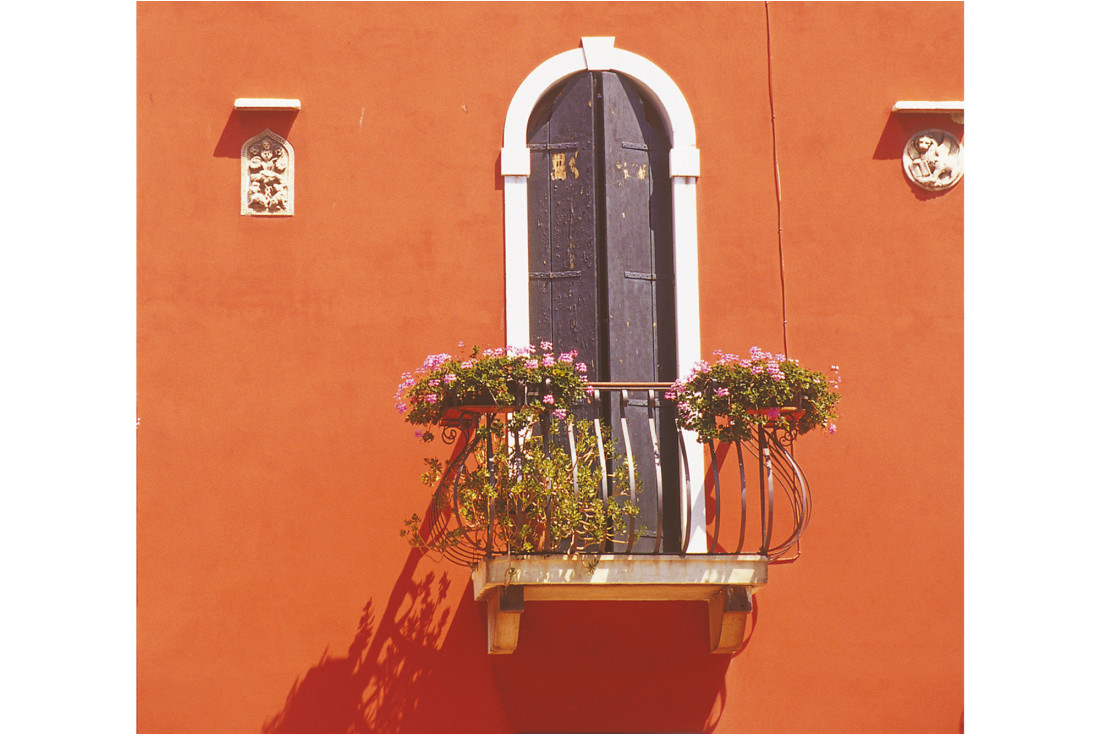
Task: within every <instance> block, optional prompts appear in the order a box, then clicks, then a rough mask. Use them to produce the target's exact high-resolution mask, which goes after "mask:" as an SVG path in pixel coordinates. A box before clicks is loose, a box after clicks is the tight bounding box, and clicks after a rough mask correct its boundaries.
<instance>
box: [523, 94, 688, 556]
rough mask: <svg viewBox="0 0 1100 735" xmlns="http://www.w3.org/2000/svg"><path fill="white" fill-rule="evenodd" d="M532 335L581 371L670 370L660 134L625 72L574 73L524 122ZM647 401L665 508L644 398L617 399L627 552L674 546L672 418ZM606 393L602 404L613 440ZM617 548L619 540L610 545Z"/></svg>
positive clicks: (643, 374)
mask: <svg viewBox="0 0 1100 735" xmlns="http://www.w3.org/2000/svg"><path fill="white" fill-rule="evenodd" d="M528 144H529V147H530V148H531V178H530V180H529V183H528V208H529V211H528V222H529V225H528V226H529V233H528V242H529V247H530V253H529V265H530V314H531V316H530V320H531V340H532V342H536V343H537V342H538V341H540V340H542V339H550V340H552V341H553V342H554V346H555V348H556V349H557V350H559V351H564V350H569V349H576V350H577V351H578V359H580V360H583V361H584V362H586V363H587V364H588V365H589V378H590V379H591V380H596V381H599V380H605V381H606V380H610V381H616V382H619V381H644V382H650V381H671V380H674V379H675V377H676V332H675V320H676V313H675V284H674V280H673V253H672V216H671V203H672V202H671V187H670V182H669V176H668V152H669V141H668V136H667V135H666V134H665V132H664V130H663V128H662V126H661V123H660V121H659V118H658V117H657V115H656V111H655V110H653V108H652V106H651V105H649V103H648V102H647V101H646V100H645V98H644V96H643V94H642V93H641V91H640V90H639V89H638V88H637V86H636V85H635V84H634V83H633V82H631V81H630V80H629V79H627V78H625V77H622V76H620V75H618V74H615V73H613V72H601V73H587V72H586V73H581V74H577V75H575V76H573V77H570V78H569V79H568V80H566V82H565V83H564V84H563V85H562V86H561V88H560V89H559V90H555V91H552V92H551V93H550V94H548V95H547V97H546V98H544V101H543V105H541V106H540V109H538V110H536V112H535V114H533V115H532V118H531V125H530V126H529V129H528ZM667 413H669V412H662V411H661V410H660V409H658V416H657V419H658V423H657V425H658V427H659V428H658V432H659V440H660V447H661V450H660V456H661V460H662V468H661V480H662V484H663V496H664V497H663V505H664V509H665V512H664V514H663V517H661V518H658V504H657V474H656V471H655V467H654V464H653V461H652V459H651V454H652V446H653V444H652V439H651V437H650V433H649V424H648V408H647V406H646V402H645V401H644V400H640V394H635V397H634V398H632V399H631V401H630V402H629V404H628V406H627V408H626V415H627V421H628V425H629V426H630V427H631V428H630V446H631V449H632V451H633V452H634V454H635V455H636V456H637V457H638V458H639V460H638V462H637V467H638V470H639V474H640V480H641V483H642V487H643V492H642V493H641V495H640V496H639V497H638V504H639V507H640V513H639V517H638V521H637V522H638V524H639V525H644V526H645V527H646V528H647V531H646V533H645V536H644V537H643V538H642V539H641V540H640V541H639V542H638V543H637V544H636V546H635V550H636V551H653V550H655V549H654V541H653V540H652V539H653V538H654V537H655V536H656V532H657V529H658V528H660V529H661V535H662V542H661V544H660V546H661V548H662V549H663V550H666V551H675V550H678V549H679V543H680V534H679V504H678V497H679V491H678V488H679V485H678V483H679V474H678V473H679V469H678V467H679V465H678V456H677V451H676V433H675V426H674V425H673V419H674V417H673V416H671V415H663V414H667ZM621 415H622V413H621V408H620V406H619V405H618V404H617V403H615V404H614V405H611V406H605V407H604V412H603V418H604V419H605V420H607V421H609V422H610V424H611V428H612V432H613V436H614V439H615V442H616V444H617V446H618V448H619V450H620V451H623V449H624V448H625V445H626V442H625V437H624V436H622V431H621V428H620V426H621V424H620V417H621ZM617 548H618V549H619V550H622V546H621V545H618V547H617Z"/></svg>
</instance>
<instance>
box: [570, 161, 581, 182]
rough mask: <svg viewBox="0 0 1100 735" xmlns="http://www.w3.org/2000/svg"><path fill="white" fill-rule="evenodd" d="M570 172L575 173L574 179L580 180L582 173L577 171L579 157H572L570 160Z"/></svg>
mask: <svg viewBox="0 0 1100 735" xmlns="http://www.w3.org/2000/svg"><path fill="white" fill-rule="evenodd" d="M569 170H570V171H572V172H573V178H574V179H577V178H580V175H581V172H580V171H578V170H577V157H576V156H570V158H569Z"/></svg>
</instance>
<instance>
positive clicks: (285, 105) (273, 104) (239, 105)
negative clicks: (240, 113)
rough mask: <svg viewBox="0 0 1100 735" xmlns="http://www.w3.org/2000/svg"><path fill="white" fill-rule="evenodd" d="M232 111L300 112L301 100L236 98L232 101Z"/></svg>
mask: <svg viewBox="0 0 1100 735" xmlns="http://www.w3.org/2000/svg"><path fill="white" fill-rule="evenodd" d="M233 109H234V110H300V109H302V101H301V100H292V99H282V98H277V97H238V98H237V99H236V100H234V101H233Z"/></svg>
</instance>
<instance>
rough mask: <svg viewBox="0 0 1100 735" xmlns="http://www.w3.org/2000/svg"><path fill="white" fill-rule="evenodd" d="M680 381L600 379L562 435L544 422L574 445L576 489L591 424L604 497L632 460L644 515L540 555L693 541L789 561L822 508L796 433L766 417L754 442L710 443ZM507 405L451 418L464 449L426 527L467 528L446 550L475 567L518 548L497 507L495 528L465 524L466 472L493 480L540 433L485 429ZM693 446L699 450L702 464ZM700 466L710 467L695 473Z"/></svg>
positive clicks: (450, 465) (447, 428)
mask: <svg viewBox="0 0 1100 735" xmlns="http://www.w3.org/2000/svg"><path fill="white" fill-rule="evenodd" d="M670 385H671V384H670V383H626V382H618V383H610V382H602V383H591V384H590V386H591V388H592V390H591V391H590V395H589V398H588V401H587V402H586V403H585V404H583V405H580V406H576V407H574V411H573V415H572V416H571V418H570V420H569V422H568V423H566V424H565V426H564V427H563V428H559V430H558V431H557V432H556V433H554V434H552V435H551V433H550V430H549V421H548V420H547V421H544V422H543V424H542V426H541V428H536V429H535V432H536V433H543V434H544V435H548V436H552V441H556V442H560V443H562V444H563V445H567V446H568V448H569V451H570V456H571V457H572V459H573V461H574V470H573V473H574V475H573V477H574V491H576V482H577V475H576V472H577V470H576V458H577V453H576V436H577V433H578V431H579V430H581V428H582V426H581V425H584V427H585V429H586V430H590V431H591V433H592V435H593V436H594V437H595V439H596V442H597V444H598V446H599V448H600V451H599V453H598V456H599V462H600V470H599V475H600V476H601V477H602V484H601V499H602V501H603V502H604V503H610V502H615V500H614V498H613V497H612V496H613V494H614V493H613V489H612V487H611V477H612V475H613V473H614V472H615V470H616V468H617V467H618V466H619V465H624V466H625V468H626V472H625V474H626V476H627V478H628V483H627V485H628V488H629V489H628V495H629V498H628V499H629V501H630V502H631V503H634V504H636V505H637V506H638V507H639V513H638V516H637V518H636V519H632V520H631V523H630V527H629V528H628V529H627V533H625V534H622V535H621V537H615V538H611V539H607V540H606V541H604V542H603V543H602V544H600V545H599V547H598V548H594V547H592V546H591V545H588V546H583V545H578V544H577V543H576V540H575V539H574V540H573V541H571V542H563V543H562V544H561V545H559V546H556V547H554V548H549V549H539V550H536V551H534V552H533V553H534V554H548V555H560V554H562V553H576V552H591V553H598V554H687V553H689V549H691V550H692V552H691V553H706V554H726V555H730V554H733V555H746V556H757V557H763V558H766V559H767V560H768V561H769V562H775V561H786V559H784V558H783V557H784V555H785V554H786V553H787V552H789V551H790V550H791V549H792V548H795V547H796V545H797V544H798V542H799V538H800V537H801V536H802V534H803V532H804V531H805V529H806V526H807V524H808V523H809V519H810V510H811V498H810V490H809V485H808V483H807V481H806V477H805V475H804V474H803V472H802V470H801V469H800V468H799V466H798V463H797V462H796V461H795V459H794V456H793V447H792V438H791V437H790V436H789V434H787V433H786V432H785V431H783V430H782V429H778V428H776V427H774V426H770V425H764V426H760V427H757V430H756V435H755V437H754V438H753V439H752V440H751V441H742V442H735V443H732V444H725V443H721V444H719V443H715V442H709V443H703V444H700V443H699V442H698V441H696V439H695V435H694V434H689V433H687V432H684V431H681V430H679V429H677V428H676V426H675V417H676V404H675V402H673V401H671V400H669V399H668V398H666V397H665V391H666V390H667V389H668V388H669V386H670ZM505 413H506V410H505V409H501V410H500V411H494V410H489V409H485V408H480V409H476V410H466V409H461V408H459V409H454V410H453V411H451V412H450V413H449V414H448V416H447V417H445V419H444V421H443V422H442V432H441V434H442V438H443V440H444V442H446V443H447V444H449V445H452V446H453V448H454V449H453V452H452V454H451V458H450V460H449V461H448V462H447V463H446V466H445V470H444V472H443V474H442V478H441V480H440V481H439V484H438V485H437V486H436V489H435V494H434V497H433V502H432V503H430V506H429V511H428V515H427V517H426V518H425V521H426V523H425V526H424V531H425V532H426V534H425V535H426V537H428V538H439V537H442V536H443V535H444V534H451V535H452V536H457V538H458V543H457V544H454V545H452V546H451V547H450V548H448V549H447V550H446V551H445V552H444V557H445V558H448V559H449V560H450V561H454V562H456V563H460V564H466V565H471V566H472V565H475V564H477V563H478V562H479V561H480V560H481V559H483V558H485V557H486V556H495V555H500V554H504V553H507V549H506V548H504V546H503V545H502V544H501V543H500V540H499V539H494V537H493V534H492V533H491V527H492V524H491V514H492V512H493V510H492V508H489V509H487V513H488V514H489V516H490V524H489V526H490V531H489V532H486V531H485V530H482V529H474V528H470V527H467V526H465V525H464V524H463V522H462V515H463V514H462V513H459V512H456V509H457V508H458V507H459V504H460V502H461V499H460V495H459V493H458V492H457V485H458V480H459V479H460V478H461V476H462V474H463V473H469V472H474V471H477V470H478V469H480V468H486V469H488V472H489V476H490V478H491V477H493V475H494V473H495V472H496V471H497V470H498V464H499V462H502V461H506V459H505V458H506V457H507V456H508V449H509V447H510V446H514V443H515V442H523V441H529V440H530V435H527V436H524V435H523V434H520V433H518V432H517V433H513V434H510V435H504V436H503V439H501V438H500V437H501V435H500V434H499V433H497V432H492V431H478V429H479V427H489V426H490V425H491V424H493V422H497V424H496V425H497V426H499V425H500V422H501V421H502V418H503V414H505ZM494 436H496V437H497V439H496V440H495V441H494ZM502 444H503V446H501V445H502ZM611 447H615V450H616V451H615V452H614V453H612V452H611V451H610V448H611ZM693 452H695V453H698V454H697V456H696V459H695V461H693V459H692V456H691V455H692V453H693ZM609 458H610V459H609ZM692 467H695V468H698V469H696V470H695V472H693V471H692V469H691V468H692ZM694 475H698V476H694ZM699 493H703V494H704V497H705V503H700V502H697V496H698V494H699ZM704 507H705V512H704V511H703V510H702V509H703V508H704ZM693 509H694V510H693ZM693 513H694V515H695V517H693ZM699 515H705V517H704V518H699V517H698V516H699ZM700 534H702V540H703V543H700V542H699V541H700V538H699V535H700ZM693 541H694V542H695V543H694V544H693V543H692V542H693ZM700 549H705V551H703V552H700V551H699V550H700ZM525 553H526V552H525Z"/></svg>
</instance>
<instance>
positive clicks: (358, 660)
mask: <svg viewBox="0 0 1100 735" xmlns="http://www.w3.org/2000/svg"><path fill="white" fill-rule="evenodd" d="M423 559H426V557H425V556H424V555H423V554H422V553H421V552H419V551H416V550H413V551H411V552H410V554H409V556H408V558H407V559H406V562H405V565H404V567H403V569H402V571H401V574H400V577H399V579H398V581H397V583H396V584H395V585H394V588H393V592H392V593H391V595H390V598H389V600H388V602H387V604H386V608H385V609H384V610H383V611H382V612H381V614H380V615H377V614H376V610H375V606H374V604H373V601H368V602H367V604H366V605H365V606H364V608H363V614H362V616H361V617H360V620H359V626H358V630H357V632H356V634H355V636H354V637H353V639H352V641H351V643H350V644H349V645H348V648H347V652H346V654H343V655H331V654H330V653H329V652H328V650H327V649H326V651H325V652H324V653H323V654H322V656H321V659H320V661H319V662H318V663H317V664H316V665H315V666H313V667H312V668H311V669H310V670H309V671H307V672H306V673H305V675H304V676H302V677H301V678H300V679H299V680H298V681H296V682H295V684H294V686H293V687H292V688H291V691H290V693H289V694H288V695H287V698H286V703H285V705H284V707H283V709H282V711H281V712H279V713H278V714H276V715H274V716H273V717H271V718H270V719H269V720H268V721H266V722H265V723H264V726H263V732H266V733H290V732H509V731H525V732H623V731H627V732H685V731H692V732H710V731H713V729H714V727H715V726H716V725H717V722H718V719H719V717H720V715H721V714H722V712H723V710H724V709H725V707H726V706H727V692H726V689H725V675H726V670H727V669H728V667H729V665H730V662H731V660H732V658H733V656H729V655H717V656H716V655H714V654H711V653H708V652H707V615H706V607H705V605H703V604H700V603H698V602H613V603H609V602H586V603H571V602H541V603H540V602H535V603H529V604H528V605H527V609H526V611H525V612H524V614H523V622H522V625H521V633H520V645H519V648H518V650H517V651H516V652H515V653H514V654H510V655H502V656H490V655H489V654H487V653H486V649H485V647H486V611H485V606H484V605H482V604H479V603H477V602H475V601H474V599H473V592H472V586H471V585H470V584H469V583H467V584H466V585H465V586H464V589H463V590H462V591H461V594H460V596H459V598H458V602H457V603H455V602H454V600H455V595H454V594H453V592H455V591H457V590H454V591H452V590H451V589H450V588H451V586H452V582H451V581H450V578H449V577H448V575H447V574H446V573H441V572H440V571H439V570H440V568H439V567H436V566H435V562H434V561H431V560H428V564H427V567H426V568H423V567H421V560H423ZM458 573H459V574H464V572H461V571H459V572H458ZM756 615H757V612H756V611H754V613H753V626H752V627H753V629H755V627H756V626H755V620H756ZM750 637H751V635H750ZM744 650H745V649H742V651H744ZM532 723H537V724H534V725H533V724H532Z"/></svg>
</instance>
